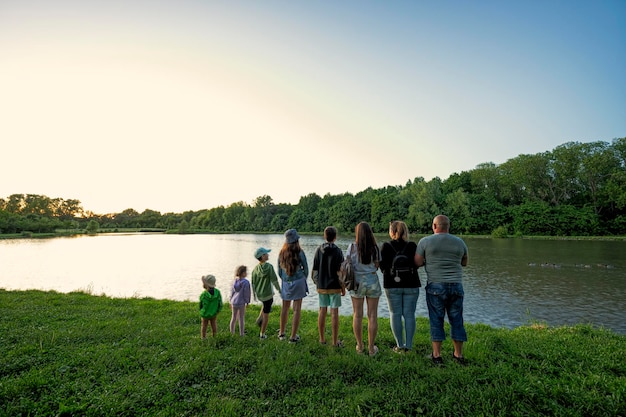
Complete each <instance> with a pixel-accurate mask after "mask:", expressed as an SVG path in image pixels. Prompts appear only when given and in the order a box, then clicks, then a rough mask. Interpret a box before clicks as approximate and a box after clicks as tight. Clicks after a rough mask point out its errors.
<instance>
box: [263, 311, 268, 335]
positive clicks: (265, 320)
mask: <svg viewBox="0 0 626 417" xmlns="http://www.w3.org/2000/svg"><path fill="white" fill-rule="evenodd" d="M261 314H262V316H263V321H262V322H261V334H265V330H266V329H267V323H268V322H269V321H270V313H261Z"/></svg>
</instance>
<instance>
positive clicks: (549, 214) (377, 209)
mask: <svg viewBox="0 0 626 417" xmlns="http://www.w3.org/2000/svg"><path fill="white" fill-rule="evenodd" d="M439 213H445V214H447V215H448V216H449V217H450V218H451V220H452V223H453V232H454V233H458V234H476V235H485V234H492V235H495V236H507V235H515V236H521V235H543V236H601V235H622V234H624V233H625V232H626V138H620V139H614V140H613V141H612V142H611V143H608V142H603V141H598V142H590V143H580V142H568V143H565V144H563V145H560V146H558V147H556V148H555V149H553V150H552V151H548V152H544V153H538V154H533V155H519V156H517V157H515V158H512V159H509V160H508V161H506V162H505V163H503V164H500V165H496V164H494V163H491V162H489V163H483V164H480V165H478V166H477V167H476V168H475V169H473V170H470V171H463V172H461V173H454V174H452V175H450V177H448V178H447V179H445V180H441V179H440V178H438V177H435V178H433V179H432V180H430V181H425V180H424V178H422V177H417V178H415V179H414V180H410V181H408V182H407V183H406V184H405V185H403V186H388V187H384V188H378V189H372V188H368V189H366V190H364V191H361V192H359V193H357V194H351V193H345V194H338V195H331V194H326V195H324V196H319V195H317V194H314V193H313V194H308V195H306V196H303V197H301V198H300V200H299V202H298V204H296V205H291V204H275V203H274V202H273V199H272V197H271V196H268V195H263V196H260V197H257V198H256V199H255V200H254V201H253V202H252V204H247V203H244V202H241V201H240V202H235V203H233V204H231V205H229V206H228V207H224V206H219V207H215V208H211V209H206V210H200V211H187V212H184V213H165V214H161V213H160V212H158V211H154V210H145V211H143V212H142V213H138V212H137V211H135V210H133V209H127V210H124V211H123V212H121V213H116V214H104V215H100V214H95V213H92V212H85V211H84V210H83V208H82V207H81V205H80V202H79V201H78V200H63V199H59V198H54V199H52V198H48V197H45V196H38V195H22V194H16V195H12V196H10V197H8V198H7V199H6V200H4V199H0V232H1V233H22V232H39V233H45V232H53V231H55V230H58V229H88V228H89V229H90V230H94V228H95V229H100V230H103V229H104V230H114V229H127V228H134V229H163V230H170V231H177V232H180V233H187V232H202V231H204V232H283V231H284V230H286V229H287V228H291V227H294V228H297V229H298V230H299V231H302V232H320V231H321V230H323V229H324V227H326V226H327V225H330V224H332V225H335V226H336V227H337V228H338V229H339V230H340V231H342V232H351V231H352V230H353V229H354V226H355V225H356V224H357V223H358V222H360V221H367V222H369V223H370V224H371V225H372V227H373V228H374V230H375V231H376V232H380V233H384V232H386V231H387V230H388V225H389V222H390V221H391V220H395V219H402V220H404V221H405V222H406V223H407V225H408V226H409V228H410V230H411V231H412V232H417V233H429V231H430V222H431V220H432V218H433V217H434V216H435V215H437V214H439ZM94 225H95V226H94Z"/></svg>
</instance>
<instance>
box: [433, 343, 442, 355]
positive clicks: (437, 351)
mask: <svg viewBox="0 0 626 417" xmlns="http://www.w3.org/2000/svg"><path fill="white" fill-rule="evenodd" d="M441 343H442V342H433V358H438V357H440V356H441Z"/></svg>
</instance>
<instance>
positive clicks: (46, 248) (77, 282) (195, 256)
mask: <svg viewBox="0 0 626 417" xmlns="http://www.w3.org/2000/svg"><path fill="white" fill-rule="evenodd" d="M283 241H284V238H283V236H282V235H279V234H274V235H257V234H227V235H165V234H110V235H107V234H100V235H97V236H80V237H71V238H54V239H17V240H0V288H4V289H7V290H25V289H41V290H55V291H58V292H64V293H66V292H71V291H76V290H79V291H88V292H90V293H92V294H94V295H101V294H106V295H108V296H111V297H122V298H125V297H152V298H157V299H171V300H179V301H194V302H195V301H196V300H197V299H198V296H199V295H200V293H201V292H202V284H201V281H200V277H201V276H202V275H204V274H208V273H211V274H214V275H215V276H216V277H217V287H218V288H219V289H220V291H221V292H222V294H223V296H224V298H225V301H227V298H228V296H229V294H230V288H231V285H232V282H233V276H234V270H235V267H236V266H237V265H241V264H243V265H247V266H248V273H250V272H251V271H252V269H253V268H254V266H255V265H256V263H257V261H256V259H254V256H253V253H254V250H255V249H256V248H257V247H259V246H263V247H266V248H271V249H272V252H271V253H270V262H271V263H272V264H273V265H276V259H277V255H278V252H279V250H280V248H281V246H282V244H283ZM465 241H466V243H467V245H468V247H469V265H468V266H467V267H466V268H465V269H464V287H465V293H466V296H465V316H464V317H465V321H466V322H468V323H485V324H488V325H491V326H495V327H507V328H512V327H516V326H519V325H522V324H527V323H529V322H531V321H540V322H545V323H547V324H549V325H554V326H558V325H572V324H577V323H591V324H593V325H595V326H603V327H605V328H608V329H611V330H613V331H615V332H617V333H620V334H626V256H625V255H624V254H625V253H626V241H618V242H616V241H610V242H609V241H606V242H604V241H568V240H564V241H556V240H545V241H544V240H524V239H478V238H474V239H472V238H466V239H465ZM300 242H301V245H302V247H303V249H304V250H305V253H306V255H307V259H308V260H309V263H310V265H309V267H310V266H312V262H313V254H314V252H315V248H316V247H317V246H318V245H320V244H321V243H322V242H323V239H322V237H321V236H320V237H309V236H303V237H302V239H301V241H300ZM348 243H349V239H347V238H340V239H339V240H338V241H337V244H338V245H339V247H341V248H342V249H344V250H345V249H346V248H347V246H348ZM379 243H382V242H379ZM420 275H421V277H422V283H423V285H425V283H426V279H425V278H426V276H425V273H424V272H423V269H420ZM381 280H382V277H381ZM309 289H310V294H309V296H308V297H306V298H305V299H304V301H303V308H305V309H307V310H317V308H318V302H317V293H316V291H315V285H314V284H313V283H312V281H311V280H310V279H309ZM342 302H343V306H342V307H341V309H340V313H341V314H342V315H350V314H352V307H351V302H350V298H349V296H346V297H344V298H343V299H342ZM275 303H277V304H278V305H280V303H281V301H280V296H279V295H278V294H277V295H276V296H275ZM417 314H418V316H422V317H427V316H428V312H427V308H426V302H425V297H424V293H423V290H422V291H421V292H420V296H419V300H418V307H417ZM379 315H380V316H382V317H388V316H389V311H388V307H387V301H386V299H385V296H384V294H383V296H382V297H381V299H380V306H379Z"/></svg>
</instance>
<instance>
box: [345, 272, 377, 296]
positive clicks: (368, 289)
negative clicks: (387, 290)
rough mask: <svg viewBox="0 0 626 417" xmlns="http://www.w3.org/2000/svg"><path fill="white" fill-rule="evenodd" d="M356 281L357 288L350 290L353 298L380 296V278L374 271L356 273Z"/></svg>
mask: <svg viewBox="0 0 626 417" xmlns="http://www.w3.org/2000/svg"><path fill="white" fill-rule="evenodd" d="M356 282H358V283H359V289H358V290H356V291H350V296H352V297H354V298H365V297H368V298H380V296H381V295H382V294H383V289H382V287H381V286H380V280H379V279H378V274H377V273H376V272H368V273H365V274H356Z"/></svg>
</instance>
